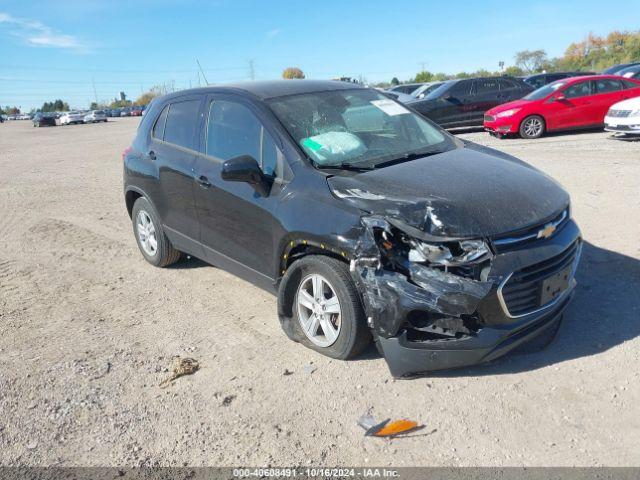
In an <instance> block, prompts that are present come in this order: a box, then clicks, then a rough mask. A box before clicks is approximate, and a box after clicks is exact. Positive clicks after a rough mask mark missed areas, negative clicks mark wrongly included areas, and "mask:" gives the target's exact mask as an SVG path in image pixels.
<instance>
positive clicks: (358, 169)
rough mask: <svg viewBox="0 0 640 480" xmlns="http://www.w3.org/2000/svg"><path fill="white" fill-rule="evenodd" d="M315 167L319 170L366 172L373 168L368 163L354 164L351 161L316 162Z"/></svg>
mask: <svg viewBox="0 0 640 480" xmlns="http://www.w3.org/2000/svg"><path fill="white" fill-rule="evenodd" d="M316 168H319V169H320V170H349V171H351V172H367V171H369V170H373V169H374V168H375V167H372V166H368V165H355V164H353V163H346V162H343V163H341V164H339V165H320V164H318V163H316Z"/></svg>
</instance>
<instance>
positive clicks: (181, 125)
mask: <svg viewBox="0 0 640 480" xmlns="http://www.w3.org/2000/svg"><path fill="white" fill-rule="evenodd" d="M199 108H200V100H186V101H183V102H175V103H172V104H170V105H169V113H168V114H167V120H166V123H165V127H164V141H165V142H168V143H172V144H174V145H178V146H179V147H183V148H188V149H189V150H195V149H196V145H195V139H196V130H197V126H198V109H199Z"/></svg>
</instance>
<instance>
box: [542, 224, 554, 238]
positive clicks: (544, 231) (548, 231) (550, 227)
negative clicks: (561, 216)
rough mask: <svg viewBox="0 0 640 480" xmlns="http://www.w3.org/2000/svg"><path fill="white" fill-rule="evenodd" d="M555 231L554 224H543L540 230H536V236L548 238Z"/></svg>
mask: <svg viewBox="0 0 640 480" xmlns="http://www.w3.org/2000/svg"><path fill="white" fill-rule="evenodd" d="M555 231H556V226H555V225H553V224H552V223H549V224H548V225H545V226H544V228H543V229H542V230H538V238H549V237H550V236H551V235H553V232H555Z"/></svg>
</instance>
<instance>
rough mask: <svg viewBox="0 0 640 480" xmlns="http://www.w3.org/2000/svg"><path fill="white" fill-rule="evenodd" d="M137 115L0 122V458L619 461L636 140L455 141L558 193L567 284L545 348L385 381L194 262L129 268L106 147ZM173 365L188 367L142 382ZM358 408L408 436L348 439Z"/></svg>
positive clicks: (629, 387)
mask: <svg viewBox="0 0 640 480" xmlns="http://www.w3.org/2000/svg"><path fill="white" fill-rule="evenodd" d="M138 122H139V119H135V118H123V119H115V120H114V121H110V122H108V123H107V124H98V125H78V126H68V127H55V128H32V127H31V123H30V122H26V121H14V122H7V123H4V124H2V125H0V246H1V248H0V464H1V465H65V466H113V465H129V466H133V465H190V466H200V465H224V466H233V465H251V466H267V465H273V466H284V465H313V466H334V465H338V466H345V465H349V466H351V465H357V466H367V465H376V466H385V465H392V466H403V465H420V466H427V465H447V466H449V465H454V466H470V465H474V466H475V465H484V466H489V465H491V466H508V465H526V466H540V465H562V466H570V465H581V466H591V465H609V466H619V465H635V466H638V465H640V449H639V448H638V445H639V444H640V407H639V405H640V367H639V365H640V355H639V353H640V338H639V334H640V221H639V219H640V195H639V187H640V142H620V141H615V140H611V139H609V134H607V133H604V132H595V133H593V132H591V133H581V134H571V135H556V136H550V137H546V138H543V139H541V140H535V141H525V140H516V139H512V140H497V139H494V138H491V137H489V136H488V135H487V134H485V133H482V132H474V133H467V134H464V135H463V136H464V137H466V138H469V139H472V140H474V141H478V142H480V143H483V144H488V145H491V146H495V147H497V148H499V149H502V150H504V151H506V152H509V153H511V154H514V155H516V156H519V157H520V158H522V159H524V160H526V161H528V162H531V163H532V164H533V165H535V166H536V167H538V168H540V169H542V170H544V171H545V172H547V173H549V174H550V175H552V176H553V177H555V178H556V179H557V180H558V181H559V182H561V183H562V184H563V185H564V186H565V187H566V188H567V189H568V190H569V192H570V193H571V196H572V200H573V214H574V217H575V218H576V219H577V221H578V223H579V224H580V226H581V228H582V230H583V233H584V237H585V240H586V242H587V243H586V246H585V250H584V254H583V260H582V264H581V266H580V269H579V272H578V282H579V287H578V290H577V294H576V296H575V299H574V302H573V304H572V305H571V306H570V308H569V309H568V311H567V313H566V316H565V322H564V323H563V325H562V327H561V329H560V332H559V336H558V338H557V339H556V340H555V341H554V343H552V344H551V345H550V346H549V347H548V348H547V349H546V350H544V351H541V352H537V353H532V354H520V355H512V356H510V357H507V358H505V359H502V360H499V361H496V362H494V363H493V364H490V365H484V366H479V367H474V368H471V369H466V370H461V371H456V372H453V373H444V374H439V375H437V376H432V377H429V378H421V379H417V380H403V381H394V380H392V378H391V377H390V375H389V373H388V370H387V367H386V364H385V362H384V360H383V359H382V358H380V357H379V356H378V355H377V354H376V353H375V351H374V350H373V349H372V350H371V351H369V352H368V353H367V354H366V355H365V356H364V357H363V358H360V359H358V360H355V361H351V362H342V361H336V360H331V359H328V358H324V357H321V356H319V355H318V354H316V353H314V352H312V351H310V350H307V349H305V348H304V347H302V346H300V345H297V344H294V343H292V342H290V341H289V340H288V339H287V338H286V337H285V335H284V334H283V333H282V332H281V330H280V327H279V324H278V320H277V316H276V306H275V298H273V297H272V296H270V295H269V294H267V293H265V292H263V291H261V290H259V289H257V288H255V287H253V286H251V285H250V284H247V283H245V282H243V281H241V280H239V279H237V278H234V277H233V276H231V275H229V274H227V273H225V272H223V271H220V270H218V269H216V268H215V267H212V266H209V265H206V264H204V263H202V262H200V261H198V260H195V259H193V260H189V261H185V262H183V263H180V264H178V265H177V266H175V267H174V268H169V269H156V268H153V267H151V266H150V265H148V264H147V263H145V261H144V260H143V258H142V256H141V255H140V254H139V252H138V249H137V246H136V243H135V241H134V237H133V234H132V231H131V223H130V220H129V217H128V216H127V213H126V210H125V207H124V200H123V193H122V162H121V158H120V153H121V152H122V150H123V149H124V148H125V147H126V146H127V145H128V144H129V142H130V141H131V139H132V138H133V135H134V133H135V128H136V126H137V124H138ZM507 201H508V199H505V202H507ZM176 355H180V356H183V357H184V356H188V357H193V358H195V359H197V360H198V361H199V362H200V365H201V369H200V371H198V372H196V373H195V374H194V375H191V376H186V377H182V378H180V379H178V380H177V381H176V382H175V383H174V384H173V385H171V386H169V387H168V388H165V389H162V388H159V387H158V384H159V383H160V382H161V381H162V380H163V379H164V378H166V377H167V376H168V374H169V372H168V369H169V368H170V366H171V363H172V359H173V357H174V356H176ZM314 369H315V370H314ZM368 410H371V411H372V413H373V414H374V415H375V416H376V417H378V418H381V419H383V418H388V417H392V418H403V417H405V418H411V419H415V420H417V421H419V422H420V423H422V424H423V425H424V426H425V428H424V429H423V430H422V431H420V432H418V433H417V434H415V435H414V436H412V437H410V438H397V439H394V440H381V439H375V438H365V437H364V436H363V430H362V429H361V428H360V427H359V426H357V425H356V420H357V419H358V417H360V416H361V415H362V414H364V413H365V412H367V411H368Z"/></svg>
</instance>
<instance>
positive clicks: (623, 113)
mask: <svg viewBox="0 0 640 480" xmlns="http://www.w3.org/2000/svg"><path fill="white" fill-rule="evenodd" d="M629 115H631V110H609V113H608V114H607V116H608V117H618V118H626V117H628V116H629Z"/></svg>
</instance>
